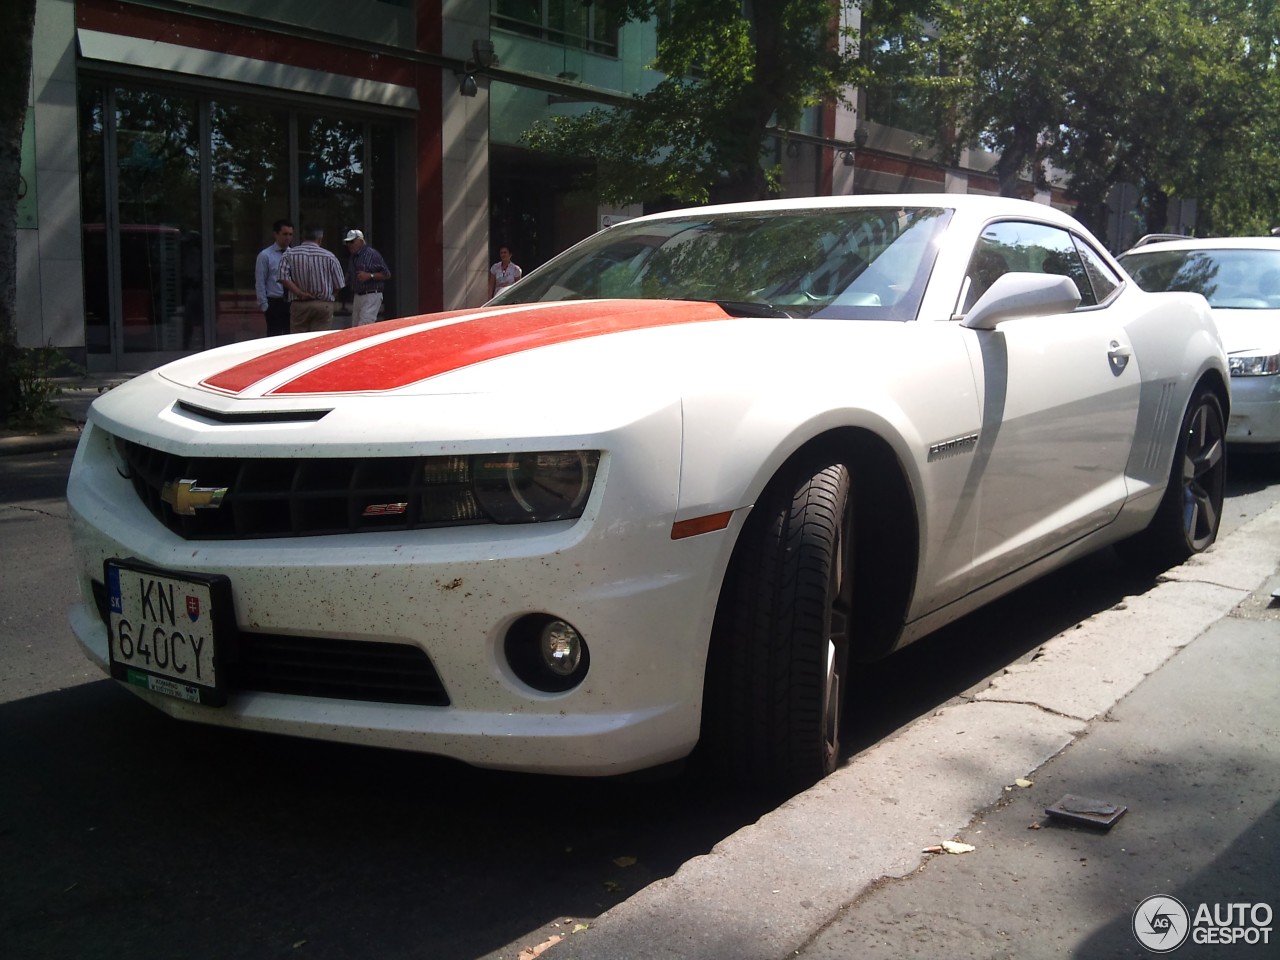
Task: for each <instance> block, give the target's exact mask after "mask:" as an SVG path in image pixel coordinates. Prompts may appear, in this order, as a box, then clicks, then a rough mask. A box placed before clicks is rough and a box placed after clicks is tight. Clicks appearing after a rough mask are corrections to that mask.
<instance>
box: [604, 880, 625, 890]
mask: <svg viewBox="0 0 1280 960" xmlns="http://www.w3.org/2000/svg"><path fill="white" fill-rule="evenodd" d="M604 888H605V889H606V890H608V891H609V892H610V893H617V892H618V891H619V890H621V889H622V884H620V883H618V881H617V880H606V881H605V882H604Z"/></svg>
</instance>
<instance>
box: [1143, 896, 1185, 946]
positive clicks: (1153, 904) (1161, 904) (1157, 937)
mask: <svg viewBox="0 0 1280 960" xmlns="http://www.w3.org/2000/svg"><path fill="white" fill-rule="evenodd" d="M1190 930H1191V915H1190V914H1189V913H1187V908H1186V907H1184V906H1183V905H1182V902H1181V901H1179V900H1177V899H1176V898H1174V897H1165V896H1159V895H1158V896H1154V897H1147V899H1145V900H1143V901H1142V902H1141V903H1140V904H1138V909H1136V910H1134V911H1133V935H1134V936H1135V937H1137V938H1138V942H1139V943H1140V944H1142V945H1143V946H1144V947H1146V948H1147V949H1148V950H1150V951H1151V952H1152V953H1169V952H1170V951H1173V950H1177V949H1178V948H1179V947H1180V946H1182V944H1183V943H1184V942H1186V939H1187V934H1188V933H1189V932H1190Z"/></svg>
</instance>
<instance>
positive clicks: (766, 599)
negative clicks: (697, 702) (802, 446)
mask: <svg viewBox="0 0 1280 960" xmlns="http://www.w3.org/2000/svg"><path fill="white" fill-rule="evenodd" d="M851 483H852V481H851V477H850V473H849V470H848V468H847V467H846V466H844V465H843V464H838V463H832V462H830V461H826V460H823V461H812V460H810V461H806V462H804V463H801V464H799V465H798V466H797V467H795V468H793V469H791V470H790V471H788V472H787V473H785V474H783V475H781V476H780V477H779V478H778V479H777V482H775V483H773V484H771V485H770V487H769V488H768V489H767V490H766V492H765V494H764V495H763V496H762V497H761V501H760V502H759V503H757V504H756V506H755V508H754V509H753V510H752V513H751V516H750V517H748V519H747V523H746V525H745V527H744V529H743V532H742V537H741V539H740V540H739V542H738V545H737V548H736V549H735V551H734V555H733V559H732V561H731V562H730V566H729V571H728V573H727V575H726V578H725V584H724V587H723V589H722V590H721V594H720V604H719V607H718V609H717V612H716V621H715V626H714V628H713V632H712V639H711V649H710V652H709V654H708V660H707V676H706V690H705V693H706V697H705V702H704V709H703V725H702V740H701V744H700V750H701V753H702V756H703V758H704V760H705V761H706V765H707V766H708V767H709V768H710V769H711V770H712V771H713V772H715V773H717V774H720V775H722V776H728V777H730V778H731V779H733V780H734V781H735V782H738V783H744V784H749V785H753V786H761V787H768V788H771V789H772V788H776V789H782V790H786V791H788V792H794V791H796V790H802V789H804V788H805V787H808V786H810V785H811V784H813V783H815V782H816V781H818V780H820V779H822V778H823V777H825V776H826V775H827V774H829V773H831V772H832V771H833V770H834V769H835V768H836V764H837V762H838V761H839V758H840V719H841V715H842V712H843V709H842V708H843V701H844V698H845V686H846V675H847V668H848V663H849V640H850V622H851V612H852V594H853V590H852V577H851V570H852V567H853V565H852V562H851V550H852V544H853V540H852V536H853V529H852V525H853V510H852V508H851V507H850V488H851Z"/></svg>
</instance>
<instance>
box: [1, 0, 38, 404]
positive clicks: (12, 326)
mask: <svg viewBox="0 0 1280 960" xmlns="http://www.w3.org/2000/svg"><path fill="white" fill-rule="evenodd" d="M35 16H36V0H4V2H3V3H0V422H5V421H7V420H8V417H9V415H10V412H11V411H12V410H14V408H15V407H16V405H17V400H18V380H17V375H16V371H15V370H14V368H13V363H14V361H15V359H16V356H15V354H16V352H17V332H16V320H17V317H16V313H17V303H18V197H19V195H20V194H21V192H23V184H22V183H21V180H22V127H23V124H24V123H25V122H26V117H27V95H28V93H29V91H30V90H31V34H32V31H33V29H34V26H35Z"/></svg>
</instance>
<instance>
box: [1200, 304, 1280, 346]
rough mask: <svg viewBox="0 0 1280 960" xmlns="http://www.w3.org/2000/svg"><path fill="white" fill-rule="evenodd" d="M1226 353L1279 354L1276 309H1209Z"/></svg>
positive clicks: (1279, 323) (1279, 312)
mask: <svg viewBox="0 0 1280 960" xmlns="http://www.w3.org/2000/svg"><path fill="white" fill-rule="evenodd" d="M1213 319H1214V322H1216V323H1217V325H1218V332H1219V333H1220V334H1221V335H1222V345H1223V348H1224V349H1225V350H1226V351H1227V353H1228V355H1230V354H1233V353H1236V354H1239V353H1245V354H1271V353H1280V310H1227V309H1223V308H1221V307H1218V308H1216V309H1215V310H1214V311H1213Z"/></svg>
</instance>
